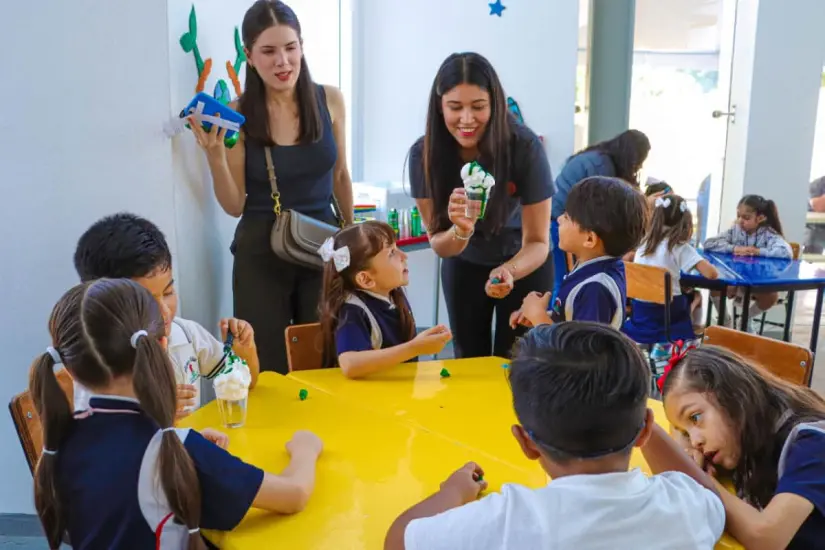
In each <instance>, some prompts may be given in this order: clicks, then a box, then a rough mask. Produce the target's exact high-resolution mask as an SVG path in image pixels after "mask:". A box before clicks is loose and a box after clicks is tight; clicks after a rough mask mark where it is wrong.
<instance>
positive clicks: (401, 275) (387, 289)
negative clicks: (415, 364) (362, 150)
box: [319, 221, 452, 378]
mask: <svg viewBox="0 0 825 550" xmlns="http://www.w3.org/2000/svg"><path fill="white" fill-rule="evenodd" d="M319 254H320V255H321V257H322V258H323V259H324V261H325V262H326V265H325V266H324V287H323V294H322V296H323V297H322V299H321V301H322V304H321V329H322V332H323V338H324V364H325V365H327V366H333V365H334V364H335V361H336V356H337V363H338V366H340V367H341V370H342V371H343V373H344V375H345V376H347V377H348V378H361V377H364V376H367V375H369V374H372V373H375V372H379V371H381V370H384V369H387V368H390V367H393V366H395V365H398V364H399V363H404V362H406V361H414V360H417V358H418V356H419V355H435V354H437V353H439V352H440V351H441V350H442V349H443V348H444V346H445V345H446V344H447V342H449V341H450V339H451V338H452V335H451V333H450V331H449V329H447V328H446V327H445V326H443V325H438V326H435V327H432V328H430V329H427V330H425V331H424V332H422V333H421V334H419V335H417V336H416V334H415V319H414V318H413V314H412V309H411V308H410V304H409V302H407V297H406V295H405V294H404V290H403V288H402V287H405V286H407V284H408V283H409V271H408V270H407V255H406V254H405V253H404V252H403V251H402V250H400V249H399V248H398V247H397V246H395V234H394V232H393V230H392V228H391V227H390V226H389V225H387V224H386V223H383V222H378V221H366V222H363V223H360V224H357V225H352V226H350V227H347V228H345V229H342V230H341V231H339V232H338V233H336V235H335V237H330V238H329V239H327V241H326V242H325V243H324V245H323V246H322V247H321V249H320V250H319Z"/></svg>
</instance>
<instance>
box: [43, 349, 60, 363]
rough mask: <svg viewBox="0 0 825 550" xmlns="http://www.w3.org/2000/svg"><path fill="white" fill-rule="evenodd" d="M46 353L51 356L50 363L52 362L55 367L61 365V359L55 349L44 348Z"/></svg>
mask: <svg viewBox="0 0 825 550" xmlns="http://www.w3.org/2000/svg"><path fill="white" fill-rule="evenodd" d="M46 353H48V354H49V355H50V356H51V358H52V361H54V364H55V365H62V364H63V359H62V358H61V357H60V353H59V352H58V351H57V350H56V349H55V348H53V347H51V346H48V347H47V348H46Z"/></svg>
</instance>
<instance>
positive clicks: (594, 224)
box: [566, 176, 647, 256]
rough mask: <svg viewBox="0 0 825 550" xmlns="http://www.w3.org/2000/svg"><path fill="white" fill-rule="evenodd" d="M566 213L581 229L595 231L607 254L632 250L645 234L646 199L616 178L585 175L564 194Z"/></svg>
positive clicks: (621, 254) (620, 253)
mask: <svg viewBox="0 0 825 550" xmlns="http://www.w3.org/2000/svg"><path fill="white" fill-rule="evenodd" d="M566 211H567V216H568V217H569V218H570V219H571V220H572V221H574V222H576V223H577V224H578V225H579V227H581V228H582V229H583V230H584V231H592V232H594V233H595V234H596V235H597V236H598V237H599V239H601V240H602V242H603V243H604V250H605V252H607V254H609V255H610V256H624V255H625V254H627V253H628V252H630V251H631V250H635V248H636V247H637V246H639V243H640V242H641V241H642V238H643V237H644V235H645V229H646V226H647V202H646V200H645V198H644V196H643V195H642V194H641V193H640V192H639V191H638V190H637V189H635V188H633V187H632V186H631V185H630V184H629V183H627V182H626V181H624V180H621V179H619V178H608V177H604V176H594V177H591V178H585V179H583V180H582V181H580V182H579V183H577V184H576V185H574V186H573V188H572V189H571V190H570V194H569V195H568V196H567V206H566Z"/></svg>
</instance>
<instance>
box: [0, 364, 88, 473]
mask: <svg viewBox="0 0 825 550" xmlns="http://www.w3.org/2000/svg"><path fill="white" fill-rule="evenodd" d="M55 375H56V376H57V382H58V383H59V384H60V387H61V388H63V393H65V394H66V399H68V401H69V405H70V406H71V405H73V404H74V387H73V385H72V377H71V375H70V374H69V371H67V370H66V369H60V370H59V371H57V372H56V373H55ZM9 412H11V419H12V422H14V428H15V429H16V430H17V437H18V438H19V439H20V446H21V447H23V453H24V454H25V455H26V462H28V464H29V470H31V472H32V473H34V467H35V466H36V465H37V461H38V460H39V459H40V453H41V451H42V450H43V427H42V426H41V425H40V416H39V415H38V414H37V409H35V406H34V400H33V399H32V396H31V394H30V393H29V391H28V390H26V391H24V392H23V393H21V394H19V395H15V396H14V397H13V398H12V400H11V402H10V403H9Z"/></svg>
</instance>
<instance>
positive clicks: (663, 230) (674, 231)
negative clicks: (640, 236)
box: [642, 195, 693, 256]
mask: <svg viewBox="0 0 825 550" xmlns="http://www.w3.org/2000/svg"><path fill="white" fill-rule="evenodd" d="M692 235H693V215H692V214H691V213H690V210H688V206H687V201H686V200H685V199H683V198H682V197H680V196H679V195H664V196H663V197H659V198H657V199H656V202H655V203H654V206H653V212H652V214H651V216H650V224H649V227H648V228H647V234H646V235H645V238H644V240H642V246H644V252H642V256H649V255H651V254H653V253H654V252H656V249H657V248H658V247H659V245H660V244H661V243H662V241H663V240H665V239H667V250H668V252H673V249H674V248H676V247H677V246H679V245H680V244H685V243H688V242H690V237H691V236H692Z"/></svg>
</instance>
